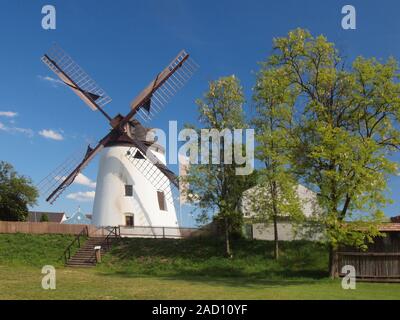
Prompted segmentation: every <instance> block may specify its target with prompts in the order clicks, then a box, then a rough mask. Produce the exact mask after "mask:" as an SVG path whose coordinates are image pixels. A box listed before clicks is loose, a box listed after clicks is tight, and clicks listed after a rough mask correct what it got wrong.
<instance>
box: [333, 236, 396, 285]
mask: <svg viewBox="0 0 400 320" xmlns="http://www.w3.org/2000/svg"><path fill="white" fill-rule="evenodd" d="M337 254H338V269H339V270H338V272H339V274H340V275H341V276H343V275H344V274H343V273H342V272H341V270H342V268H343V267H344V266H346V265H350V266H353V267H354V268H355V271H356V277H357V278H360V279H368V280H372V281H396V282H398V281H400V232H387V233H386V236H385V237H377V238H375V239H374V243H372V244H369V245H368V250H367V251H361V250H358V249H356V248H352V247H342V248H340V250H339V252H338V253H337Z"/></svg>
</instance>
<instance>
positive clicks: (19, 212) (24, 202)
mask: <svg viewBox="0 0 400 320" xmlns="http://www.w3.org/2000/svg"><path fill="white" fill-rule="evenodd" d="M37 197H38V192H37V190H36V188H35V187H34V186H32V182H31V180H30V179H29V178H26V177H24V176H21V175H18V173H17V172H16V171H15V170H14V168H13V166H12V165H11V164H9V163H7V162H4V161H1V162H0V220H5V221H24V220H25V219H26V217H27V215H28V206H30V205H34V204H35V203H36V199H37Z"/></svg>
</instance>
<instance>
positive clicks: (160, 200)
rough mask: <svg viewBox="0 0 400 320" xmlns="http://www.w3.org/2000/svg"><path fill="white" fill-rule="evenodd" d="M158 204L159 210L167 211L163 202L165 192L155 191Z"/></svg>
mask: <svg viewBox="0 0 400 320" xmlns="http://www.w3.org/2000/svg"><path fill="white" fill-rule="evenodd" d="M157 198H158V206H159V208H160V210H162V211H167V204H166V202H165V194H164V192H163V191H157Z"/></svg>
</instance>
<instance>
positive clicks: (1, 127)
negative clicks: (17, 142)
mask: <svg viewBox="0 0 400 320" xmlns="http://www.w3.org/2000/svg"><path fill="white" fill-rule="evenodd" d="M0 130H2V131H5V132H9V133H22V134H25V135H27V136H28V137H29V138H32V137H33V136H34V132H33V130H32V129H28V128H18V127H8V126H6V125H5V124H4V123H1V122H0Z"/></svg>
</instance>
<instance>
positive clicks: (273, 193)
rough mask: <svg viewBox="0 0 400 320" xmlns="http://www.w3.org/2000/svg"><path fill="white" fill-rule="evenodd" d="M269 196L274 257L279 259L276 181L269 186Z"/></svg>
mask: <svg viewBox="0 0 400 320" xmlns="http://www.w3.org/2000/svg"><path fill="white" fill-rule="evenodd" d="M271 187H272V188H271V196H272V210H273V222H274V259H275V260H278V259H279V242H278V240H279V237H278V206H277V197H278V190H277V184H276V181H273V182H272V186H271Z"/></svg>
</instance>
